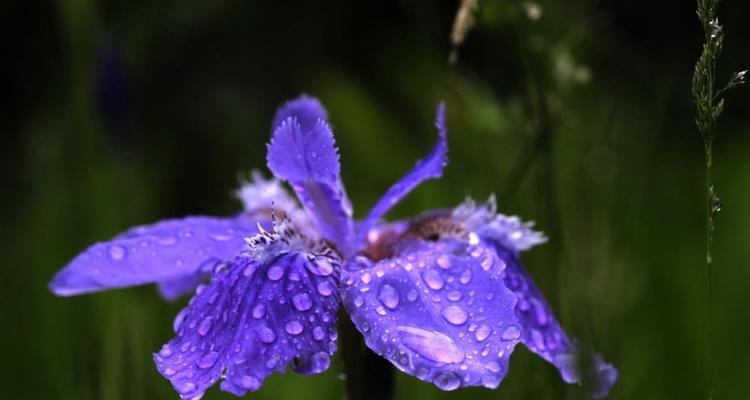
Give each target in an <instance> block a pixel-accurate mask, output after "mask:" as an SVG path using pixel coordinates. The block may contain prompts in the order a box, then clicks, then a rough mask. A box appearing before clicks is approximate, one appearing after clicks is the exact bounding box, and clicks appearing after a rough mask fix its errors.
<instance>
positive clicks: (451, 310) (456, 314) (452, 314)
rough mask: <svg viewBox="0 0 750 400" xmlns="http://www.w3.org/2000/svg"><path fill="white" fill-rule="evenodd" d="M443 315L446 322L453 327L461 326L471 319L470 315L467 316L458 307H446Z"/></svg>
mask: <svg viewBox="0 0 750 400" xmlns="http://www.w3.org/2000/svg"><path fill="white" fill-rule="evenodd" d="M441 314H442V315H443V318H445V320H446V321H448V322H450V323H451V324H453V325H461V324H463V323H464V322H466V320H467V319H468V318H469V315H468V314H466V311H464V309H463V308H461V307H459V306H456V305H450V306H448V307H445V308H444V309H443V311H442V313H441Z"/></svg>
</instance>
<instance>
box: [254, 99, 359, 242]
mask: <svg viewBox="0 0 750 400" xmlns="http://www.w3.org/2000/svg"><path fill="white" fill-rule="evenodd" d="M282 111H283V110H282ZM282 114H283V113H282ZM313 115H314V114H313ZM306 118H310V116H309V115H297V114H293V115H291V116H288V117H287V118H286V119H284V120H283V121H281V123H280V124H279V125H278V127H277V128H276V130H275V131H274V133H273V136H272V138H271V142H270V143H269V144H268V155H267V161H268V167H269V168H270V169H271V171H272V172H273V173H274V175H275V176H276V177H277V178H278V179H281V180H285V181H288V182H289V183H290V184H291V185H292V187H293V188H294V190H295V192H296V193H297V196H298V197H299V198H300V200H301V201H302V203H303V204H304V206H305V208H307V210H308V211H309V213H310V215H311V216H312V217H313V219H314V220H315V222H316V224H317V226H318V228H319V231H320V233H321V235H322V236H323V237H324V238H326V239H329V240H331V241H333V242H334V243H336V244H337V245H338V246H339V247H340V248H341V250H342V251H343V252H344V253H345V254H350V253H351V248H352V245H351V241H352V237H351V236H352V235H351V232H352V229H353V224H352V208H351V204H350V202H349V199H348V198H347V197H346V193H345V192H344V187H343V185H342V183H341V178H340V176H339V172H340V170H341V166H340V164H339V155H338V152H337V150H336V147H335V142H334V139H333V133H332V132H331V129H330V127H329V126H328V124H327V123H326V121H325V120H323V119H320V118H319V119H317V120H316V121H315V122H314V123H312V124H310V123H309V121H307V122H305V119H306Z"/></svg>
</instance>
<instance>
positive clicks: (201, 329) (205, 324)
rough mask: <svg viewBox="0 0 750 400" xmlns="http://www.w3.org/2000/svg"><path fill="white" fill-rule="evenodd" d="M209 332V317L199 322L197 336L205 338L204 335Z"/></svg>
mask: <svg viewBox="0 0 750 400" xmlns="http://www.w3.org/2000/svg"><path fill="white" fill-rule="evenodd" d="M210 330H211V317H206V318H205V319H204V320H203V321H201V324H200V325H198V334H199V335H201V336H206V334H207V333H208V331H210Z"/></svg>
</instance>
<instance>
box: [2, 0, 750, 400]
mask: <svg viewBox="0 0 750 400" xmlns="http://www.w3.org/2000/svg"><path fill="white" fill-rule="evenodd" d="M4 5H5V7H4V9H3V12H2V13H1V14H0V29H1V30H2V32H3V34H2V35H1V36H0V37H1V39H0V41H1V42H2V44H3V51H2V53H3V55H4V57H3V58H4V59H5V61H4V62H3V68H2V70H3V71H4V72H3V73H2V74H1V76H2V77H1V78H0V79H1V80H0V82H2V86H1V87H2V89H3V91H2V96H0V132H2V136H1V142H0V154H2V169H1V170H2V175H0V176H1V177H2V182H0V183H2V197H1V198H0V205H2V209H3V210H5V211H4V212H3V213H2V214H3V217H2V223H1V226H2V229H0V235H2V236H0V243H2V254H3V258H4V262H3V263H2V268H3V269H2V279H1V280H0V285H1V286H0V300H1V301H2V302H1V304H0V307H2V308H1V311H2V312H1V313H0V318H1V319H0V326H2V329H0V339H1V340H2V341H1V342H2V343H3V346H4V349H3V350H2V360H3V362H2V363H0V376H1V377H2V384H1V385H0V398H3V399H76V400H85V399H103V400H118V399H169V398H176V397H177V396H176V394H175V393H174V392H173V391H172V389H171V386H170V385H169V383H168V382H167V381H166V380H165V379H163V378H162V377H161V376H160V375H159V374H158V373H157V372H156V370H155V368H154V366H153V364H152V361H151V352H153V351H154V350H156V349H158V348H159V347H160V346H161V344H162V343H164V342H166V341H167V340H168V339H169V338H170V337H171V335H172V332H171V326H172V319H173V317H174V315H176V313H177V311H178V310H179V309H180V308H181V307H182V306H184V303H185V300H182V301H178V302H176V303H173V304H170V303H166V302H164V301H162V300H161V299H160V298H159V297H158V295H157V293H156V291H155V289H154V288H153V287H141V288H135V289H129V290H119V291H112V292H107V293H101V294H95V295H89V296H82V297H77V298H68V299H62V298H55V297H53V296H52V295H51V294H50V293H49V292H48V291H47V287H46V285H47V282H48V280H49V279H50V278H51V277H52V275H53V274H54V272H55V271H57V270H58V269H59V268H61V267H62V266H64V265H65V264H66V263H67V262H68V261H69V260H70V259H71V258H72V257H73V256H74V255H75V254H76V253H77V252H79V251H81V250H83V249H84V248H85V247H86V246H88V245H89V244H91V243H93V242H94V241H97V240H103V239H105V238H109V237H111V236H113V235H114V234H116V233H118V232H120V231H122V230H123V229H125V228H127V227H129V226H132V225H136V224H142V223H146V222H151V221H155V220H157V219H160V218H165V217H177V216H183V215H187V214H211V215H221V214H230V213H233V212H235V211H236V210H238V209H239V204H238V203H237V202H236V201H235V200H233V198H232V190H233V189H234V188H235V187H236V186H237V177H238V174H240V173H244V172H246V171H248V170H249V169H251V168H261V169H262V170H263V171H266V170H265V166H264V164H265V162H264V161H265V143H266V141H267V140H268V137H269V134H270V132H269V130H270V127H269V125H270V121H271V117H272V115H273V112H274V109H275V108H276V107H277V106H278V105H280V104H281V103H282V102H283V101H285V100H286V99H289V98H291V97H294V96H296V95H298V94H299V93H300V92H305V93H309V94H312V95H315V96H318V97H320V98H321V99H322V101H323V102H324V103H325V104H326V105H327V107H328V109H329V112H330V115H331V121H332V123H333V126H334V129H335V134H336V138H337V141H338V144H339V146H340V149H341V154H342V165H343V178H344V181H345V182H346V185H347V190H348V193H349V195H350V197H351V198H352V201H353V203H354V204H355V213H356V215H357V216H359V217H361V216H363V214H364V213H365V212H366V211H367V210H368V208H369V207H370V206H371V205H372V204H373V203H374V202H375V201H376V199H377V198H378V196H379V195H380V194H381V193H382V192H383V191H384V190H385V189H386V188H387V187H388V185H390V184H391V183H392V182H394V181H395V180H396V179H398V178H399V177H400V176H401V174H402V173H404V172H405V171H406V170H407V169H408V168H410V167H411V165H412V164H413V162H414V161H415V160H416V159H417V158H418V157H420V156H422V155H423V154H425V153H426V152H427V150H428V149H429V148H430V146H431V145H432V144H433V143H434V141H435V138H436V134H435V132H434V129H433V127H432V123H433V113H434V110H435V106H436V104H437V102H438V101H439V100H440V99H444V100H445V101H446V103H447V106H448V120H449V126H450V135H449V142H450V159H451V162H450V164H449V166H448V168H447V170H446V173H445V177H444V178H443V179H442V180H440V181H431V182H429V183H427V184H425V185H423V186H422V187H420V188H419V189H418V190H417V191H416V192H415V193H413V194H412V195H411V196H410V197H409V198H408V199H407V200H406V201H404V203H403V204H402V205H400V206H399V207H398V208H397V209H396V210H394V212H392V213H391V217H394V218H395V217H404V216H409V215H413V214H414V213H417V212H419V211H421V210H424V209H427V208H434V207H445V206H454V205H456V204H458V203H459V202H460V201H461V200H463V198H464V197H465V196H466V195H468V194H471V195H473V196H475V197H478V198H481V199H483V198H484V197H486V196H487V195H489V194H490V193H493V192H494V193H496V194H497V195H498V200H499V204H500V208H501V210H502V211H503V212H506V213H513V214H519V215H522V216H523V217H524V218H526V219H533V220H535V221H537V226H538V227H539V228H540V229H541V230H543V231H545V232H546V233H547V234H548V235H549V236H550V241H549V243H548V244H546V245H544V246H541V247H539V248H536V249H534V250H533V251H531V252H529V253H527V254H525V255H524V260H525V264H526V265H527V268H528V269H529V270H530V272H531V274H532V275H533V276H534V277H535V278H536V280H537V282H538V284H539V285H540V286H541V288H542V290H543V291H544V292H545V293H546V294H547V296H548V298H549V300H550V303H551V304H552V305H553V307H554V309H555V310H556V312H557V314H558V316H559V318H560V319H561V321H562V323H563V325H564V326H565V327H566V329H567V330H568V331H569V332H570V333H571V334H573V335H574V336H577V337H579V338H580V339H581V341H582V342H583V343H585V344H586V345H588V346H592V347H594V348H596V349H597V351H599V352H601V353H602V354H603V355H604V357H605V358H606V359H607V360H608V361H610V362H612V363H614V364H615V365H616V366H617V368H618V369H619V371H620V379H619V381H618V382H617V384H616V385H615V387H614V389H613V391H612V394H611V396H610V398H612V399H705V398H707V395H706V388H707V384H708V382H707V381H708V379H707V377H708V374H709V372H708V369H707V361H706V360H707V358H706V355H707V352H706V348H707V346H706V343H707V327H708V321H707V306H706V283H705V282H706V280H705V278H706V272H705V266H704V236H703V235H704V220H703V218H704V203H703V200H704V194H703V190H704V189H703V179H704V175H703V154H702V143H701V140H700V138H699V135H698V133H697V132H696V129H695V127H694V124H693V116H694V112H693V103H692V100H691V97H690V77H691V74H692V69H693V65H694V63H695V61H696V59H697V57H698V54H699V52H700V46H701V42H702V32H701V30H700V25H699V23H698V20H697V18H696V17H695V12H694V6H695V4H694V3H693V2H692V1H688V0H664V1H658V2H649V1H643V0H639V1H629V0H610V1H607V0H599V1H594V0H582V1H576V2H571V1H568V0H540V1H538V2H536V3H530V2H526V1H518V0H506V1H501V0H496V1H480V4H479V12H478V14H477V26H476V27H475V29H474V30H473V31H471V33H470V34H469V35H468V38H467V40H466V43H465V44H464V45H463V46H462V47H461V48H460V51H459V56H458V62H457V63H456V65H455V66H449V65H448V63H447V58H448V54H449V51H450V41H449V38H450V30H451V26H452V22H453V17H454V15H455V12H456V9H457V7H458V2H456V1H446V2H436V1H425V0H421V1H417V0H408V1H406V0H402V1H391V0H389V1H377V2H375V1H372V2H361V1H359V2H344V1H341V2H330V3H329V2H272V1H264V2H260V1H235V0H222V1H214V2H203V1H194V0H187V1H179V2H178V1H133V2H115V1H104V2H94V1H91V0H60V1H56V2H46V1H28V2H21V1H11V2H6V3H5V4H4ZM719 15H720V18H721V21H722V22H723V23H724V25H725V27H726V34H727V36H726V40H725V42H726V46H725V52H724V55H723V57H722V59H721V63H720V68H719V72H720V73H719V76H720V77H722V80H723V79H725V78H728V77H729V75H730V74H731V73H732V72H734V71H736V70H738V69H744V68H746V67H747V66H748V65H750V53H748V51H747V49H748V44H749V43H750V24H747V17H748V16H750V3H748V2H742V1H729V0H728V1H725V2H723V3H722V7H721V9H720V12H719ZM749 100H750V94H749V92H748V91H747V90H743V89H740V90H736V91H735V92H734V93H732V94H730V95H729V97H728V99H727V107H726V111H725V113H724V116H723V117H722V119H721V121H720V124H719V125H720V126H719V132H718V138H717V141H716V144H715V184H716V186H717V190H718V194H719V196H720V197H721V199H722V202H723V204H724V210H723V211H722V214H721V215H720V216H719V218H718V221H717V228H716V235H715V245H716V247H715V271H714V282H713V293H714V307H713V322H712V324H713V330H714V334H715V343H714V358H715V364H716V373H715V387H716V392H717V393H716V398H717V399H747V398H748V393H750V380H748V378H750V372H749V371H750V368H749V367H748V365H750V352H748V350H747V346H746V342H745V340H746V337H747V335H748V332H749V331H750V312H749V311H748V309H749V307H748V304H749V302H750V290H748V287H750V268H748V261H747V260H748V258H749V257H748V256H749V255H750V253H748V251H749V250H748V249H749V246H748V243H747V238H748V237H750V207H748V204H750V163H749V162H748V155H750V118H748V117H747V115H748V112H749V111H750V110H749V109H748V104H749V103H750V102H749ZM341 372H342V367H341V363H340V362H336V363H335V364H334V366H333V367H332V368H331V369H330V370H329V371H328V372H326V373H325V374H323V375H320V376H314V377H308V376H300V375H295V374H291V373H290V374H286V375H275V376H273V377H272V378H271V379H269V380H268V381H267V383H266V385H265V386H264V387H263V389H262V390H261V391H259V392H257V393H251V394H249V395H248V396H247V397H248V398H251V399H300V398H304V399H313V398H316V399H339V398H341V395H342V392H343V388H344V381H343V380H342V378H341V376H340V373H341ZM397 393H398V396H397V397H398V398H399V399H414V398H424V399H514V400H515V399H563V398H564V399H577V398H582V397H583V395H584V393H583V391H582V390H580V389H579V388H577V387H571V386H567V385H565V384H563V383H562V382H561V380H560V379H559V377H558V375H557V372H556V371H555V370H554V369H553V368H552V367H551V366H550V365H548V364H546V363H545V362H543V361H542V360H541V359H539V358H537V357H535V356H532V355H531V354H530V353H529V352H528V351H526V350H525V349H522V348H521V347H520V346H519V348H518V350H516V352H515V354H514V355H513V359H512V363H511V371H510V374H509V376H508V377H507V378H506V380H505V381H504V382H503V383H502V385H501V386H500V388H499V389H498V390H497V391H490V390H486V389H464V390H459V391H456V392H451V393H443V392H440V391H438V390H436V389H435V388H433V387H432V386H431V385H429V384H426V383H423V382H420V381H418V380H416V379H415V378H412V377H409V376H405V375H403V374H400V373H399V374H398V378H397ZM205 398H206V399H228V398H231V396H229V395H227V394H225V393H222V392H220V391H219V390H218V389H217V388H213V389H211V390H210V391H209V392H208V393H207V394H206V396H205Z"/></svg>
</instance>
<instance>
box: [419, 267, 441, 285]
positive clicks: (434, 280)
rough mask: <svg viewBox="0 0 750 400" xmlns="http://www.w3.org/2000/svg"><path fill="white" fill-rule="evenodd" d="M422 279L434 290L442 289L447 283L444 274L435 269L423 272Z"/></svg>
mask: <svg viewBox="0 0 750 400" xmlns="http://www.w3.org/2000/svg"><path fill="white" fill-rule="evenodd" d="M422 279H423V280H424V281H425V283H426V284H427V286H429V288H430V289H432V290H440V289H442V288H443V285H444V284H445V281H444V280H443V277H442V275H441V274H440V273H439V272H437V271H435V270H434V269H428V270H427V271H425V272H423V273H422Z"/></svg>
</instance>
